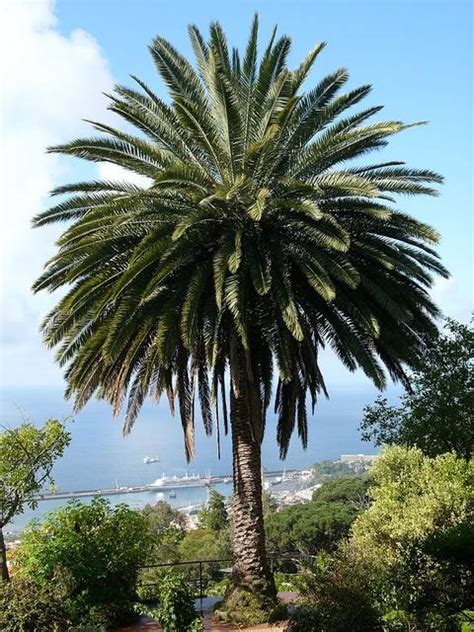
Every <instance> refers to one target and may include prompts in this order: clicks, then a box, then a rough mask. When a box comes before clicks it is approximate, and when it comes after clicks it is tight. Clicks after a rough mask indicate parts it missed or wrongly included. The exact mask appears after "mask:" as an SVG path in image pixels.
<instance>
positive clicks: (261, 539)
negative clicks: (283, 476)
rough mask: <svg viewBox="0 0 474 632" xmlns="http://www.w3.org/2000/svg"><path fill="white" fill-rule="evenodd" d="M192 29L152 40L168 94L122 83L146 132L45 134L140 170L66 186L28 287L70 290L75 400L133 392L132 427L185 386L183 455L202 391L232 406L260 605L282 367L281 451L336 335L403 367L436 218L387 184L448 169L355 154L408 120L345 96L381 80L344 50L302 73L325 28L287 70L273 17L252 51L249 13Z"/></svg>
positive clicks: (377, 373) (56, 315)
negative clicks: (44, 259)
mask: <svg viewBox="0 0 474 632" xmlns="http://www.w3.org/2000/svg"><path fill="white" fill-rule="evenodd" d="M189 33H190V37H191V42H192V46H193V50H194V53H195V61H196V66H195V67H194V66H193V65H192V64H191V63H190V62H189V61H188V60H187V59H185V58H184V57H183V56H182V55H181V54H180V53H179V52H178V51H176V50H175V49H174V48H173V46H172V45H171V44H170V43H169V42H167V41H166V40H164V39H163V38H161V37H156V38H155V39H154V40H153V43H152V45H151V47H150V50H151V54H152V57H153V60H154V62H155V64H156V67H157V70H158V72H159V74H160V76H161V78H162V80H163V82H164V84H165V86H166V87H167V89H168V92H169V97H170V99H169V102H168V103H165V102H164V101H163V100H161V99H160V98H159V97H158V96H157V95H156V94H155V92H153V90H152V89H151V88H150V87H149V86H147V85H145V84H144V83H143V82H142V81H140V80H139V79H136V83H137V84H138V88H137V89H131V88H128V87H125V86H116V88H115V90H114V93H113V94H112V95H110V109H111V110H112V111H113V112H114V113H116V114H118V115H119V116H120V117H122V119H124V120H125V122H126V123H127V126H128V127H130V125H129V124H131V125H132V126H133V127H134V128H135V131H133V130H132V131H130V132H123V131H121V130H119V129H115V128H112V127H110V126H109V125H104V124H101V123H97V122H94V123H92V125H93V127H94V128H95V129H96V130H98V131H99V132H101V133H103V135H102V136H99V137H97V138H85V139H78V140H74V141H72V142H70V143H67V144H64V145H61V146H58V147H55V148H52V149H51V151H55V152H59V153H62V154H66V155H72V156H76V157H79V158H82V159H85V160H89V161H93V162H103V161H105V162H109V163H112V164H116V165H119V166H120V167H123V168H125V169H126V170H129V171H132V172H134V173H135V174H138V175H139V176H143V177H144V178H145V179H146V182H147V184H145V185H136V184H130V183H127V182H102V181H101V182H94V181H92V182H82V183H74V184H69V185H66V186H61V187H59V188H58V189H56V191H55V192H54V195H58V194H66V195H67V197H66V198H65V199H63V200H62V201H61V202H59V203H58V204H56V205H55V206H54V207H53V208H51V209H49V210H47V211H44V212H42V213H40V214H39V215H38V216H37V217H36V218H35V220H34V221H35V224H36V225H37V226H40V225H45V224H49V223H52V222H58V221H70V222H72V223H71V225H70V226H69V227H68V228H67V229H66V230H65V232H64V233H63V235H62V236H61V237H60V239H59V241H58V245H59V247H58V250H57V253H56V255H55V256H54V257H53V258H52V259H50V261H49V262H48V264H47V267H46V270H45V271H44V273H43V274H42V275H41V277H40V278H39V279H38V281H37V282H36V283H35V286H34V289H35V290H36V291H38V290H43V289H48V290H56V289H58V288H64V289H65V291H66V294H65V295H64V296H63V298H62V299H61V300H60V301H59V302H58V304H57V306H56V307H55V308H54V309H53V310H52V311H51V313H50V314H49V315H48V316H47V317H46V319H45V322H44V325H43V331H44V338H45V342H46V344H47V345H48V346H50V347H55V346H57V347H58V349H59V351H58V354H57V359H58V362H59V363H60V364H61V365H64V364H66V365H67V370H66V380H67V383H68V388H67V392H68V394H69V395H74V396H75V402H76V409H80V408H81V407H82V406H84V405H85V404H86V403H87V402H88V401H89V399H90V398H91V397H93V396H98V397H101V398H103V399H105V400H107V401H109V402H110V403H111V404H112V406H113V409H114V412H115V413H118V412H119V410H120V408H121V406H122V402H124V401H127V400H128V404H127V410H126V413H125V428H124V429H125V431H126V432H128V431H130V429H131V428H132V426H133V424H134V422H135V420H136V417H137V415H138V413H139V410H140V408H141V405H142V403H143V401H144V400H145V398H146V396H147V395H148V394H149V393H150V394H152V396H153V397H154V398H155V399H156V398H157V397H158V396H159V395H160V394H162V393H166V394H167V395H168V398H169V400H170V405H171V408H172V409H173V410H174V400H175V399H177V403H178V407H179V413H180V416H181V421H182V425H183V430H184V442H185V451H186V455H187V457H188V458H191V457H192V456H193V454H194V410H195V405H194V399H195V397H197V398H198V399H199V401H200V405H201V412H202V419H203V422H204V426H205V429H206V432H207V433H208V434H210V433H211V432H212V429H213V426H214V425H215V426H216V427H217V430H218V431H217V439H218V441H219V432H220V429H219V426H220V423H221V422H223V426H224V430H225V432H227V431H228V430H229V431H230V432H231V435H232V443H233V470H234V498H233V529H232V535H233V550H234V555H235V564H234V571H233V581H232V582H231V583H230V584H229V589H228V591H227V593H226V600H228V601H229V602H232V604H235V602H236V600H237V601H238V596H239V595H240V596H241V597H242V602H243V603H246V600H248V599H250V598H252V600H253V601H255V602H256V601H258V600H259V599H260V600H261V610H262V617H265V616H266V613H268V610H269V609H271V608H272V607H273V603H274V599H275V585H274V581H273V578H272V575H271V573H270V570H269V566H268V564H267V555H266V548H265V530H264V518H263V506H262V485H261V443H262V440H263V434H264V429H265V417H266V412H267V409H268V406H269V404H270V400H271V399H272V384H273V375H274V369H275V368H276V371H275V373H276V375H275V378H276V379H275V381H276V386H277V387H276V401H275V409H276V413H277V416H278V430H277V439H278V443H279V446H280V451H281V455H282V457H284V456H285V455H286V453H287V450H288V446H289V442H290V438H291V436H292V434H293V431H294V429H295V428H296V429H297V432H298V435H299V437H300V439H301V440H302V442H303V445H306V444H307V441H308V424H307V410H306V402H307V395H309V396H310V399H311V400H312V406H313V409H314V406H315V404H316V400H317V397H318V396H319V394H320V393H323V394H327V389H326V385H325V382H324V376H323V375H322V373H321V368H320V366H319V362H318V355H319V352H320V350H321V348H322V347H323V346H324V345H325V344H326V343H327V344H328V345H329V346H331V347H332V348H333V349H334V350H335V351H336V353H337V356H338V357H339V358H340V359H341V361H342V362H343V363H344V364H345V366H346V367H348V368H349V369H350V370H355V369H357V368H360V369H362V370H363V371H364V372H365V373H366V374H367V376H368V377H369V378H370V379H371V380H372V381H373V382H374V383H375V384H376V386H378V387H383V386H384V385H385V383H386V379H387V377H386V371H387V372H388V374H389V375H390V377H391V378H393V379H395V380H400V381H402V382H404V383H407V381H408V378H407V374H406V368H407V367H416V366H418V365H419V364H420V362H421V361H423V359H424V356H425V353H426V349H427V348H428V347H429V345H430V344H432V340H433V338H434V337H435V336H436V334H437V327H436V325H435V321H434V318H435V317H436V316H437V315H438V313H439V312H438V309H437V307H436V306H435V304H434V303H433V301H432V300H431V298H430V296H429V294H428V292H427V289H428V288H430V287H431V285H432V281H433V274H435V275H442V276H447V272H446V270H445V268H444V267H443V266H442V264H441V263H440V261H439V259H438V256H437V254H436V252H435V251H434V250H433V245H434V244H436V243H437V241H438V235H437V233H436V231H434V230H433V229H432V228H431V227H430V226H428V225H426V224H423V223H421V222H419V221H417V220H416V219H414V218H412V217H410V216H409V215H408V214H406V212H401V211H399V210H398V209H397V205H396V200H395V198H394V196H397V195H401V194H410V195H414V194H428V195H434V194H435V193H436V191H435V189H434V188H433V185H434V184H438V183H440V182H441V181H442V178H441V177H440V176H439V175H437V174H436V173H434V172H432V171H430V170H427V169H416V168H411V167H407V166H405V164H404V163H402V162H400V161H389V162H375V163H370V162H369V163H368V164H363V165H362V164H361V163H360V162H357V164H356V165H354V163H351V161H352V160H353V159H358V158H360V157H362V156H364V157H365V156H367V155H368V154H369V153H370V152H372V151H374V150H377V149H380V148H381V147H384V146H385V145H386V144H387V142H388V140H389V139H390V138H391V137H392V136H393V135H394V134H397V133H399V132H402V131H404V130H406V129H407V128H409V127H412V126H413V125H412V124H408V125H406V124H403V123H401V122H399V121H392V120H389V121H386V120H385V121H377V122H373V119H372V117H373V116H374V115H376V114H377V113H379V111H380V110H381V107H380V106H373V105H370V106H369V107H367V108H365V109H363V110H359V111H356V112H349V110H350V108H351V107H352V106H355V105H358V104H359V103H360V102H361V101H362V100H363V99H364V98H365V97H366V96H367V95H368V94H369V92H370V89H371V87H370V86H368V85H364V86H361V87H358V88H355V89H352V90H349V91H347V92H345V93H342V92H341V89H342V87H343V86H344V84H346V82H347V80H348V72H347V71H346V70H345V69H343V68H342V69H339V70H336V71H335V72H334V73H331V74H330V75H328V76H327V77H324V78H322V79H321V81H320V82H319V83H318V84H317V85H315V86H314V87H313V88H311V89H310V90H308V91H307V92H304V91H303V90H302V85H303V83H304V81H305V80H306V79H307V78H308V76H309V73H310V71H311V70H312V68H313V65H314V63H315V61H316V59H317V58H318V56H319V54H320V53H321V51H322V50H323V49H324V44H319V45H317V46H315V48H314V49H313V50H312V51H310V52H309V54H308V55H307V56H306V57H305V58H304V59H303V61H302V62H301V64H300V65H298V66H297V67H296V68H295V69H293V70H290V69H289V68H288V65H287V59H288V55H289V52H290V47H291V41H290V39H289V38H288V37H286V36H282V37H277V36H276V31H275V32H274V33H273V35H272V37H271V40H270V42H269V43H268V45H267V47H266V48H265V49H264V50H263V53H262V55H261V56H260V57H259V55H258V51H257V47H258V19H257V18H255V19H254V21H253V24H252V26H251V33H250V37H249V40H248V43H247V46H246V48H245V51H244V53H243V54H242V55H241V54H240V52H239V51H238V50H237V49H232V50H230V49H229V46H228V43H227V39H226V36H225V33H224V31H223V30H222V28H221V26H220V25H219V24H218V23H216V22H214V23H212V24H211V26H210V32H209V38H208V40H207V41H206V40H205V38H204V37H203V35H202V34H201V33H200V32H199V30H198V29H197V28H196V27H195V26H191V27H190V29H189ZM385 370H386V371H385ZM226 375H228V376H229V377H230V387H229V388H228V389H227V392H226V384H227V383H228V382H227V380H226V379H225V376H226ZM229 404H230V405H229ZM214 411H215V419H214V420H213V415H214ZM228 411H229V415H228ZM232 586H234V587H235V589H236V591H238V595H233V594H232Z"/></svg>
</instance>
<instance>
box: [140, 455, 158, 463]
mask: <svg viewBox="0 0 474 632" xmlns="http://www.w3.org/2000/svg"><path fill="white" fill-rule="evenodd" d="M159 460H160V459H159V458H158V457H157V456H146V457H145V458H144V459H143V463H144V464H145V465H149V464H150V463H158V461H159Z"/></svg>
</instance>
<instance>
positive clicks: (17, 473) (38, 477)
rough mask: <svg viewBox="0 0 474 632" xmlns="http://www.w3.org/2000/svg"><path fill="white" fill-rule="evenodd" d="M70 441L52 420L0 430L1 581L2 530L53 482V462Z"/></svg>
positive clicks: (4, 571)
mask: <svg viewBox="0 0 474 632" xmlns="http://www.w3.org/2000/svg"><path fill="white" fill-rule="evenodd" d="M70 440H71V436H70V434H69V433H68V432H67V431H66V430H65V428H64V426H63V424H61V423H60V422H59V421H56V420H54V419H50V420H49V421H47V422H46V423H45V424H44V426H43V427H42V428H36V427H35V426H34V425H33V424H32V423H23V424H22V425H21V426H18V427H17V428H13V429H6V430H4V431H3V432H2V433H0V564H1V578H2V580H4V581H8V580H9V574H8V566H7V553H6V546H5V540H4V536H3V529H4V527H5V526H6V525H7V524H8V523H9V522H11V520H13V518H14V517H15V516H17V515H18V514H21V513H22V512H23V510H24V508H25V507H31V508H33V509H34V508H35V507H36V505H37V502H38V501H37V496H38V494H39V493H40V492H41V490H42V488H43V486H44V485H45V484H46V483H50V484H52V483H53V478H52V475H51V471H52V469H53V465H54V463H55V461H56V460H57V459H58V458H59V457H61V456H62V455H63V452H64V450H65V448H66V446H67V445H69V442H70Z"/></svg>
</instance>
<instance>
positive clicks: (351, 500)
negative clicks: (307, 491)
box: [266, 478, 368, 555]
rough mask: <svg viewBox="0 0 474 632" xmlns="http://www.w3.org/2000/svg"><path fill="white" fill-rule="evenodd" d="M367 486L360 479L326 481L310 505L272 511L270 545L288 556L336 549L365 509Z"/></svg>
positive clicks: (267, 527)
mask: <svg viewBox="0 0 474 632" xmlns="http://www.w3.org/2000/svg"><path fill="white" fill-rule="evenodd" d="M367 485H368V483H367V481H365V480H362V479H357V478H351V479H341V480H337V481H333V482H329V483H325V484H324V485H323V486H322V487H321V488H320V489H318V490H316V491H315V492H314V494H313V500H312V501H311V502H310V503H308V504H307V505H303V504H296V505H291V506H289V507H285V508H284V509H282V510H281V511H279V512H276V513H273V514H271V515H270V516H268V517H267V521H266V529H267V541H268V546H269V548H270V549H271V550H272V551H273V552H274V553H278V554H287V555H292V554H293V555H294V554H295V553H297V552H300V553H304V554H306V555H315V554H316V553H318V552H319V551H321V550H326V551H330V550H333V549H334V548H335V547H336V545H337V543H338V542H339V541H340V540H341V539H342V538H344V537H345V536H347V535H348V533H349V530H350V527H351V525H352V523H353V522H354V520H355V518H356V517H357V515H358V513H359V512H360V511H361V510H363V509H365V508H366V506H367V495H366V494H367Z"/></svg>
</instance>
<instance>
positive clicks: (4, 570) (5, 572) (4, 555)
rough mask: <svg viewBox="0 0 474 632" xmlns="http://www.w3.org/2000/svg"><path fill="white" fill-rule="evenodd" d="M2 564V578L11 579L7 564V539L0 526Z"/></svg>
mask: <svg viewBox="0 0 474 632" xmlns="http://www.w3.org/2000/svg"><path fill="white" fill-rule="evenodd" d="M0 565H1V567H2V574H1V576H2V580H3V581H6V582H8V581H10V575H9V573H8V566H7V547H6V546H5V539H4V537H3V530H2V529H1V528H0Z"/></svg>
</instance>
